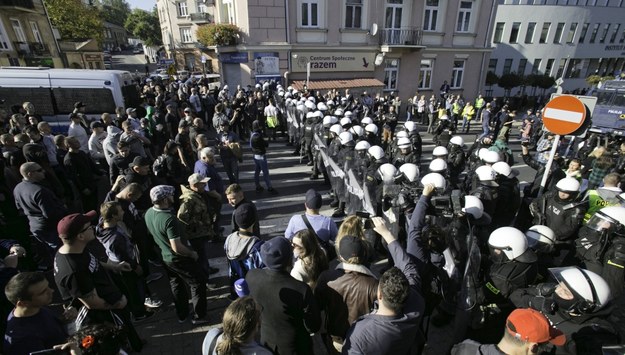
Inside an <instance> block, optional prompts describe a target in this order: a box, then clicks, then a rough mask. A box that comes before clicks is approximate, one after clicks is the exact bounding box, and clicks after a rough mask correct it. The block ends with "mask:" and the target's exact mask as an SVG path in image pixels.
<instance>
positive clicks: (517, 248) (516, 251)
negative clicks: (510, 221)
mask: <svg viewBox="0 0 625 355" xmlns="http://www.w3.org/2000/svg"><path fill="white" fill-rule="evenodd" d="M488 246H489V247H490V248H491V257H492V258H493V260H495V261H501V262H503V261H520V262H522V263H533V262H535V261H536V260H537V258H536V254H534V252H533V251H532V250H531V249H529V246H528V243H527V239H526V238H525V234H523V232H521V231H520V230H518V229H516V228H514V227H500V228H497V229H495V230H494V231H493V232H492V233H491V234H490V236H489V237H488ZM504 255H505V258H503V256H504Z"/></svg>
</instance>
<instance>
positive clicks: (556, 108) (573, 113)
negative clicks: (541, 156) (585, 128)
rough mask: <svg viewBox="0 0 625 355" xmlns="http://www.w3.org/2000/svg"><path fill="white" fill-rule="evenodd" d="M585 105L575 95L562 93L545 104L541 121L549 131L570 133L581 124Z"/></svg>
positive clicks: (584, 117)
mask: <svg viewBox="0 0 625 355" xmlns="http://www.w3.org/2000/svg"><path fill="white" fill-rule="evenodd" d="M585 119H586V106H585V105H584V104H583V103H582V102H581V101H580V100H579V99H578V98H577V97H575V96H571V95H562V96H558V97H556V98H554V99H553V100H551V101H549V102H548V103H547V105H545V109H544V111H543V123H544V124H545V127H546V128H547V130H548V131H549V132H552V133H555V134H570V133H573V132H575V131H576V130H577V129H578V128H580V127H581V126H582V124H583V123H584V120H585Z"/></svg>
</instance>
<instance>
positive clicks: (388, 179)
mask: <svg viewBox="0 0 625 355" xmlns="http://www.w3.org/2000/svg"><path fill="white" fill-rule="evenodd" d="M395 174H397V168H395V165H393V164H389V163H386V164H382V165H381V166H380V167H379V168H378V176H379V177H380V179H381V180H382V181H383V182H385V183H387V184H390V183H392V182H393V181H394V180H395Z"/></svg>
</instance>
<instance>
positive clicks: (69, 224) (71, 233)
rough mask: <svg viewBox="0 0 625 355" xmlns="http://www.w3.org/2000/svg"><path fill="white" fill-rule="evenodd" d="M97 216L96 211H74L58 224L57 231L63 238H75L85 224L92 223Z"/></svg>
mask: <svg viewBox="0 0 625 355" xmlns="http://www.w3.org/2000/svg"><path fill="white" fill-rule="evenodd" d="M96 216H97V214H96V213H95V211H89V212H87V213H86V214H80V213H74V214H70V215H67V216H65V217H63V219H61V220H60V221H59V223H58V224H57V225H56V231H57V232H58V233H59V237H61V238H64V239H72V238H75V237H76V236H77V235H78V233H80V231H82V229H83V227H84V226H85V224H87V223H90V222H91V221H92V220H93V219H94V218H95V217H96Z"/></svg>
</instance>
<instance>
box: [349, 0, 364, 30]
mask: <svg viewBox="0 0 625 355" xmlns="http://www.w3.org/2000/svg"><path fill="white" fill-rule="evenodd" d="M345 28H362V0H346V2H345Z"/></svg>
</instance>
